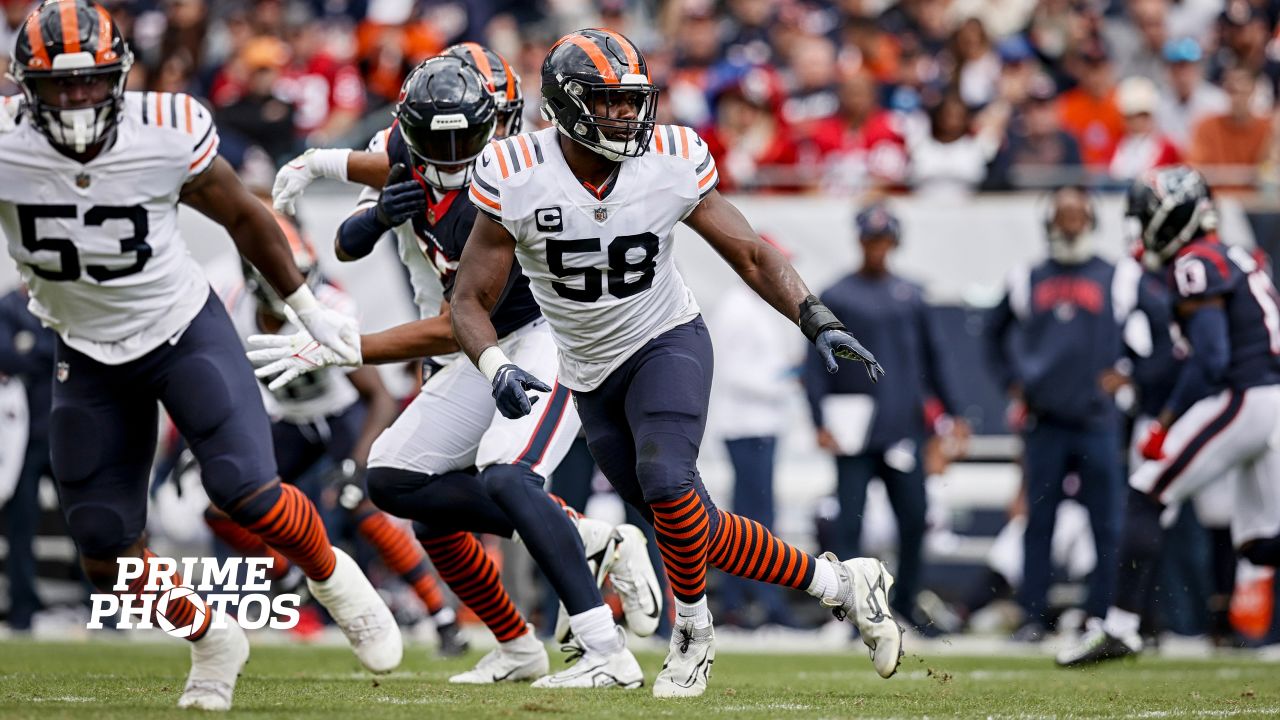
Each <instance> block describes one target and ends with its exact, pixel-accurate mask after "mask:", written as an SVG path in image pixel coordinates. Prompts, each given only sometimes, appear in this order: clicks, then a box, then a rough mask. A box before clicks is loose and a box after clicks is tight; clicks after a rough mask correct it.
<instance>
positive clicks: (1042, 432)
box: [987, 187, 1145, 641]
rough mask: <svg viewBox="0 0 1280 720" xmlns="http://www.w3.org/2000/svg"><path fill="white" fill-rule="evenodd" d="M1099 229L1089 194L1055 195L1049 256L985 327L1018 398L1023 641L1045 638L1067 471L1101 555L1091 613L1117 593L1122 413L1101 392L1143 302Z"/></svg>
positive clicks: (1129, 267) (1070, 190)
mask: <svg viewBox="0 0 1280 720" xmlns="http://www.w3.org/2000/svg"><path fill="white" fill-rule="evenodd" d="M1094 226H1095V217H1094V211H1093V206H1092V203H1091V202H1090V199H1089V197H1088V195H1087V194H1086V193H1085V191H1083V190H1081V189H1079V188H1076V187H1064V188H1061V189H1059V190H1057V191H1056V192H1054V193H1053V195H1052V201H1051V205H1050V208H1049V210H1048V212H1047V217H1046V218H1045V231H1046V234H1047V235H1048V240H1049V258H1048V259H1047V260H1045V261H1044V262H1042V263H1040V264H1039V265H1037V266H1035V267H1033V268H1025V267H1024V268H1021V269H1018V270H1015V271H1014V272H1013V273H1011V274H1010V276H1009V286H1008V288H1007V293H1006V295H1005V296H1004V298H1003V299H1002V300H1001V301H1000V303H999V304H998V305H997V306H996V307H995V308H994V309H993V310H992V311H991V314H990V317H989V323H988V326H987V343H988V351H989V355H990V360H991V365H992V368H993V370H994V372H995V374H996V376H997V379H998V381H999V382H1000V383H1001V384H1002V387H1004V388H1005V389H1006V390H1007V392H1008V394H1009V397H1010V400H1011V412H1010V414H1009V417H1010V429H1011V430H1014V431H1015V432H1019V433H1020V434H1021V435H1022V439H1023V443H1024V447H1023V463H1024V468H1023V470H1024V482H1025V483H1026V486H1027V487H1026V490H1027V511H1028V514H1027V530H1026V533H1025V535H1024V538H1023V543H1024V551H1025V556H1024V559H1023V562H1024V568H1025V574H1024V579H1023V584H1022V588H1021V590H1020V592H1019V601H1020V603H1021V605H1022V608H1023V610H1024V612H1025V620H1024V625H1023V627H1022V628H1020V629H1019V631H1018V633H1017V637H1018V638H1019V639H1022V640H1030V641H1038V640H1040V639H1042V638H1043V636H1044V632H1045V626H1046V617H1045V615H1046V612H1047V610H1048V599H1047V597H1048V590H1049V580H1050V568H1051V564H1050V543H1051V540H1052V538H1053V526H1054V521H1055V519H1056V516H1057V507H1058V504H1059V503H1060V502H1061V501H1062V500H1063V499H1064V497H1065V490H1064V479H1065V478H1066V476H1067V474H1068V473H1069V472H1072V471H1074V472H1075V473H1076V474H1077V475H1078V477H1079V478H1080V483H1079V489H1078V492H1077V493H1076V499H1077V500H1079V501H1080V502H1081V503H1082V504H1084V505H1085V507H1086V508H1088V510H1089V519H1090V524H1091V526H1092V530H1093V538H1094V544H1095V546H1096V548H1097V554H1098V561H1097V567H1096V569H1095V570H1094V572H1093V574H1092V575H1091V577H1090V583H1089V594H1088V599H1087V601H1086V604H1085V610H1086V611H1087V612H1088V613H1089V616H1090V617H1100V616H1101V615H1102V613H1104V612H1105V611H1106V608H1107V606H1108V603H1109V602H1110V599H1111V597H1112V594H1113V593H1114V591H1115V585H1116V565H1115V552H1116V548H1117V546H1118V544H1119V537H1120V536H1119V532H1120V522H1121V514H1122V510H1123V501H1124V474H1123V469H1122V467H1123V466H1122V462H1123V458H1122V454H1121V452H1122V451H1121V447H1120V415H1119V413H1118V411H1117V409H1116V406H1115V402H1114V401H1113V399H1112V397H1111V396H1110V395H1109V394H1108V392H1107V388H1104V385H1106V384H1107V383H1106V382H1105V378H1108V377H1110V376H1111V375H1112V373H1113V372H1114V369H1115V367H1116V366H1117V364H1118V363H1119V362H1120V360H1121V358H1122V357H1123V356H1124V344H1123V332H1124V323H1125V322H1126V320H1127V318H1128V316H1129V314H1130V313H1131V312H1133V310H1134V309H1135V308H1136V307H1138V305H1139V298H1140V295H1142V292H1141V283H1140V280H1141V277H1142V270H1141V268H1140V267H1139V266H1138V264H1137V263H1136V262H1133V261H1131V260H1125V261H1123V262H1122V263H1121V264H1120V265H1118V266H1117V265H1113V264H1111V263H1109V262H1107V261H1105V260H1103V259H1102V258H1100V257H1098V256H1096V255H1095V254H1094V250H1093V245H1092V242H1091V236H1092V233H1093V230H1094ZM1144 302H1145V301H1144Z"/></svg>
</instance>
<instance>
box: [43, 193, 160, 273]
mask: <svg viewBox="0 0 1280 720" xmlns="http://www.w3.org/2000/svg"><path fill="white" fill-rule="evenodd" d="M78 215H79V211H78V210H77V209H76V206H75V205H19V206H18V225H19V227H20V228H21V231H22V246H23V247H25V248H26V249H27V250H28V251H30V252H32V253H37V252H40V251H46V252H54V253H57V254H58V263H57V266H56V267H53V268H50V267H39V266H37V265H35V264H34V263H32V264H31V270H32V271H33V272H34V273H35V274H36V275H39V276H40V277H42V278H44V279H45V280H53V281H66V280H79V279H80V272H81V268H80V251H79V250H78V249H77V248H76V244H75V243H74V242H72V241H71V239H70V238H61V237H46V238H42V237H38V235H37V232H36V220H39V219H41V218H61V219H68V218H69V219H72V220H74V219H75V218H76V217H77V216H78ZM110 220H127V221H129V223H130V224H132V226H133V234H132V235H130V236H128V237H124V238H120V252H121V254H124V253H135V255H134V261H133V264H132V265H128V266H126V267H120V268H109V267H107V266H105V265H86V266H85V267H84V272H86V273H88V275H89V277H91V278H93V279H94V280H97V281H98V282H106V281H108V280H115V279H116V278H122V277H125V276H126V275H133V274H134V273H138V272H142V268H144V267H146V265H147V261H148V260H150V259H151V246H150V245H148V244H147V230H148V223H147V210H146V208H144V207H142V206H141V205H133V206H131V207H117V206H112V205H94V206H93V207H91V208H89V209H88V210H86V211H85V213H84V220H83V222H84V225H85V227H99V226H101V225H103V224H105V223H106V222H108V221H110Z"/></svg>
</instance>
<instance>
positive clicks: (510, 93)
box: [498, 55, 516, 102]
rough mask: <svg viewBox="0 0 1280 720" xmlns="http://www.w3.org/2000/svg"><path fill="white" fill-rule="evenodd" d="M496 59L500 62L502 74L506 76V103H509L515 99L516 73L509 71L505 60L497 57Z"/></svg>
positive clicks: (509, 66)
mask: <svg viewBox="0 0 1280 720" xmlns="http://www.w3.org/2000/svg"><path fill="white" fill-rule="evenodd" d="M498 59H499V60H501V61H502V72H504V73H506V76H507V102H511V101H512V100H515V99H516V71H515V70H512V69H511V65H509V64H508V63H507V59H506V58H504V57H502V56H501V55H498Z"/></svg>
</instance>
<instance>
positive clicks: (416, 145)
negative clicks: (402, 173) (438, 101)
mask: <svg viewBox="0 0 1280 720" xmlns="http://www.w3.org/2000/svg"><path fill="white" fill-rule="evenodd" d="M495 122H496V120H495V115H494V114H492V113H491V114H490V115H489V118H488V120H487V121H485V122H482V123H471V122H469V121H468V120H467V118H466V116H465V115H463V114H461V113H451V114H442V115H436V116H434V117H432V118H431V121H430V124H429V126H428V127H426V128H420V127H410V126H409V125H408V124H407V123H405V122H404V118H402V119H401V122H400V123H399V125H398V127H399V128H400V136H401V137H402V138H403V139H404V142H405V145H407V146H408V147H409V154H410V155H411V156H412V157H413V162H414V165H415V169H416V170H417V171H418V173H419V174H420V175H422V178H423V179H424V180H426V182H427V184H429V185H431V186H432V187H434V188H436V189H437V190H460V189H462V188H465V187H466V186H467V185H468V184H470V182H471V164H472V162H473V161H474V160H475V159H476V157H478V156H479V155H480V153H481V152H483V151H484V148H485V146H486V145H488V144H489V141H490V140H491V139H492V138H493V130H494V123H495Z"/></svg>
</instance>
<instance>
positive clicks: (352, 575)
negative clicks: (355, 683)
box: [307, 548, 404, 673]
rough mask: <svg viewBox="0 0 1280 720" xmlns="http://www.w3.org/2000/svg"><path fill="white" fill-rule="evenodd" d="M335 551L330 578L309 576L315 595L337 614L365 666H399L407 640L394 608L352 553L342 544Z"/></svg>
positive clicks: (377, 669)
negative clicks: (394, 613)
mask: <svg viewBox="0 0 1280 720" xmlns="http://www.w3.org/2000/svg"><path fill="white" fill-rule="evenodd" d="M333 554H334V555H335V556H336V560H337V563H336V564H335V565H334V568H333V574H332V575H330V576H329V578H328V579H327V580H312V579H310V578H307V587H308V588H310V590H311V596H312V597H314V598H315V599H316V602H319V603H320V604H321V605H323V606H324V608H325V609H326V610H328V611H329V614H330V615H331V616H333V621H334V622H335V623H336V624H337V625H338V628H339V629H341V630H342V634H343V635H346V636H347V642H349V643H351V649H352V650H354V651H355V653H356V657H357V658H359V659H360V664H361V665H364V666H365V669H367V670H368V671H369V672H374V673H387V672H391V671H392V670H395V669H396V667H397V666H399V665H400V659H401V658H402V657H403V656H404V643H403V642H402V641H401V639H400V627H399V626H398V625H396V619H395V617H394V616H392V614H391V609H390V608H388V607H387V603H386V602H385V601H383V599H382V596H380V595H378V591H377V590H374V589H373V585H371V584H370V583H369V578H366V577H365V576H364V573H362V572H360V567H359V566H358V565H356V561H355V560H352V559H351V556H350V555H347V554H346V553H345V552H343V551H342V550H340V549H338V548H334V549H333Z"/></svg>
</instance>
